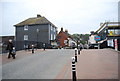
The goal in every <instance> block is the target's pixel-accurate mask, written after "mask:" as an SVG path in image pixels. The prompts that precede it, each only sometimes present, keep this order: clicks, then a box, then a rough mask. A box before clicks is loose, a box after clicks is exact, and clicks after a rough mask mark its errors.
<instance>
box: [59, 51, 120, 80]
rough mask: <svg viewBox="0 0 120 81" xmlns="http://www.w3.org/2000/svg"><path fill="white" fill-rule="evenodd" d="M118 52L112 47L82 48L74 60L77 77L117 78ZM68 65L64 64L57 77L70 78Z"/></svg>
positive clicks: (70, 72)
mask: <svg viewBox="0 0 120 81" xmlns="http://www.w3.org/2000/svg"><path fill="white" fill-rule="evenodd" d="M118 54H120V53H119V52H116V51H115V50H113V49H87V50H86V49H83V50H82V51H81V54H80V55H78V62H76V77H77V79H78V80H80V79H81V80H84V79H95V80H96V79H102V80H103V79H105V80H106V79H118V77H119V76H118ZM69 65H71V63H68V64H66V66H64V68H63V69H64V70H62V71H61V73H60V75H61V76H59V77H57V78H58V79H72V71H71V68H72V67H70V66H69Z"/></svg>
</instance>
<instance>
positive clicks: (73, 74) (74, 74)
mask: <svg viewBox="0 0 120 81" xmlns="http://www.w3.org/2000/svg"><path fill="white" fill-rule="evenodd" d="M80 51H81V49H77V48H75V57H72V80H73V81H77V76H76V67H75V63H76V62H77V61H78V58H77V53H78V55H80Z"/></svg>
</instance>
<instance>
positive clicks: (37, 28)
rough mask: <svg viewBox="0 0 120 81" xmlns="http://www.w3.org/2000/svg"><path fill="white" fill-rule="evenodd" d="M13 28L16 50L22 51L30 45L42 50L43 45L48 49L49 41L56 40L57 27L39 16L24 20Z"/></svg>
mask: <svg viewBox="0 0 120 81" xmlns="http://www.w3.org/2000/svg"><path fill="white" fill-rule="evenodd" d="M14 26H15V29H16V32H15V33H16V48H17V50H22V49H24V48H26V47H28V46H30V45H32V44H33V45H35V46H36V47H37V48H42V46H43V43H45V44H46V47H49V46H50V45H51V40H55V39H56V34H57V27H56V26H55V25H54V24H52V23H51V22H50V21H49V20H48V19H46V18H45V17H43V16H41V15H37V17H34V18H29V19H26V20H25V21H22V22H20V23H18V24H16V25H14Z"/></svg>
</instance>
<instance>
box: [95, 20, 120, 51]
mask: <svg viewBox="0 0 120 81" xmlns="http://www.w3.org/2000/svg"><path fill="white" fill-rule="evenodd" d="M95 33H97V34H98V35H99V36H100V38H101V40H100V41H99V42H98V43H99V45H100V48H108V47H110V48H115V49H117V50H120V22H105V23H103V24H102V25H101V26H100V28H99V29H98V30H97V31H96V32H95Z"/></svg>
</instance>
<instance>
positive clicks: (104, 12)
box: [0, 0, 119, 36]
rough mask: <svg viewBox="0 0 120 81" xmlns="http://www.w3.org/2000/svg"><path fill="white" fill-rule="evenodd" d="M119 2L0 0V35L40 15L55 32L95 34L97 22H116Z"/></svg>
mask: <svg viewBox="0 0 120 81" xmlns="http://www.w3.org/2000/svg"><path fill="white" fill-rule="evenodd" d="M118 1H119V0H0V12H2V13H0V22H1V23H2V24H0V27H1V30H2V31H1V30H0V36H6V35H15V27H14V26H13V25H15V24H17V23H19V22H21V21H23V20H25V19H28V18H31V17H36V16H37V14H40V15H42V16H44V17H46V18H47V19H48V20H50V21H51V22H52V23H53V24H54V25H55V26H57V27H58V31H59V30H60V28H61V27H63V28H64V30H65V29H67V30H68V32H69V33H70V34H74V33H79V34H86V33H90V31H96V30H97V29H98V28H99V27H100V23H104V22H105V21H118Z"/></svg>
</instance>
